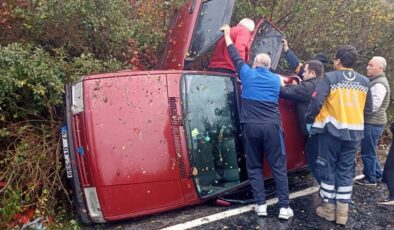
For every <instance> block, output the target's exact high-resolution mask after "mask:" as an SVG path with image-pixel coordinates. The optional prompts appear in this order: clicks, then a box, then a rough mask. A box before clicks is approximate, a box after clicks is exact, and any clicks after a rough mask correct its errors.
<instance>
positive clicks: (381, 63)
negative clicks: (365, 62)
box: [372, 56, 387, 70]
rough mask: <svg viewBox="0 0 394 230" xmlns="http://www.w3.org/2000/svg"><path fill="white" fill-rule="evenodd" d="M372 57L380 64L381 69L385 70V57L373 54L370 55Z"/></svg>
mask: <svg viewBox="0 0 394 230" xmlns="http://www.w3.org/2000/svg"><path fill="white" fill-rule="evenodd" d="M372 59H375V60H376V61H378V62H379V63H380V65H381V66H382V67H383V70H386V67H387V61H386V58H384V57H381V56H374V57H372Z"/></svg>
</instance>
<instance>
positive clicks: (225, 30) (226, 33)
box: [220, 25, 231, 36]
mask: <svg viewBox="0 0 394 230" xmlns="http://www.w3.org/2000/svg"><path fill="white" fill-rule="evenodd" d="M230 29H231V28H230V26H229V25H223V26H222V27H220V31H222V32H223V33H224V36H230Z"/></svg>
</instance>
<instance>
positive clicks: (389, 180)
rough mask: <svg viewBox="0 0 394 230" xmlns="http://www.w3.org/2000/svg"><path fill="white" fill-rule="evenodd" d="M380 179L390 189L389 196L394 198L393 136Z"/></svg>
mask: <svg viewBox="0 0 394 230" xmlns="http://www.w3.org/2000/svg"><path fill="white" fill-rule="evenodd" d="M382 181H383V182H384V183H386V184H387V188H388V189H389V191H390V198H394V138H393V140H392V142H391V147H390V151H389V155H388V156H387V159H386V163H385V164H384V170H383V177H382Z"/></svg>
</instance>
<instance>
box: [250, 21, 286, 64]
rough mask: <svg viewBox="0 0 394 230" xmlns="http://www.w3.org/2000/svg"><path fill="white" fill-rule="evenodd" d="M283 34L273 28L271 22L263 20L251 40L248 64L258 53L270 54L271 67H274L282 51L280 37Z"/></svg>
mask: <svg viewBox="0 0 394 230" xmlns="http://www.w3.org/2000/svg"><path fill="white" fill-rule="evenodd" d="M283 38H285V36H284V34H283V33H282V32H280V31H279V30H278V29H277V28H275V27H274V26H273V25H272V24H271V23H269V22H267V21H264V22H263V23H262V24H261V25H260V26H259V28H258V30H257V32H256V34H255V36H254V38H253V42H252V46H251V51H250V63H249V64H250V65H252V64H253V60H254V57H255V56H256V55H257V54H259V53H266V54H268V55H270V57H271V60H272V63H271V68H272V69H276V67H277V66H278V63H279V59H280V55H281V53H282V46H283V45H282V39H283Z"/></svg>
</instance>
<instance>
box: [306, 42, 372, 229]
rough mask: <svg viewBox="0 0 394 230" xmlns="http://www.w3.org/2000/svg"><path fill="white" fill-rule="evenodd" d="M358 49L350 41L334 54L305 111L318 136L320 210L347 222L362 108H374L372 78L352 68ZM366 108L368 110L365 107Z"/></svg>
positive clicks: (331, 218) (361, 132)
mask: <svg viewBox="0 0 394 230" xmlns="http://www.w3.org/2000/svg"><path fill="white" fill-rule="evenodd" d="M357 56H358V54H357V51H356V49H355V48H354V47H353V46H351V45H345V46H342V47H340V48H339V49H338V50H337V51H336V54H335V58H334V69H335V71H332V72H328V73H326V74H325V76H324V77H323V79H322V80H320V81H319V82H318V83H317V86H316V91H315V92H314V93H313V95H312V100H311V103H310V105H309V108H308V112H307V114H306V117H305V118H306V123H307V129H308V130H310V132H311V133H312V134H317V135H318V142H319V147H318V158H317V161H316V164H317V167H318V169H319V171H320V180H321V183H320V196H321V197H322V198H323V201H324V202H323V205H322V206H320V207H318V208H317V209H316V214H317V215H318V216H320V217H323V218H325V219H326V220H328V221H336V223H337V224H341V225H345V224H346V223H347V220H348V209H349V203H350V202H351V195H352V190H353V176H354V159H355V154H356V151H357V148H358V147H359V146H360V142H361V140H362V139H363V137H364V112H366V113H370V112H372V96H371V93H370V90H369V89H370V87H369V80H368V78H366V77H365V76H363V75H361V74H359V73H357V72H356V71H354V70H353V69H352V68H353V66H354V65H355V64H356V60H357ZM364 110H365V111H364Z"/></svg>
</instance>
